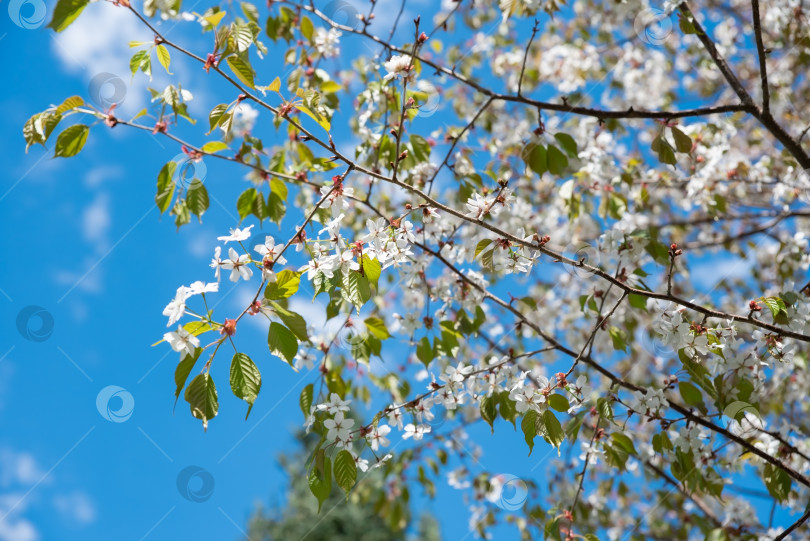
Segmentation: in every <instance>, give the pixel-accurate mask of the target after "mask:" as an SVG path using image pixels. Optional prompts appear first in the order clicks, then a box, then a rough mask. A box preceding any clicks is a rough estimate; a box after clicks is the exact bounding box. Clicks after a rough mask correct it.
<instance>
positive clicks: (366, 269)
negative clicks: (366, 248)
mask: <svg viewBox="0 0 810 541" xmlns="http://www.w3.org/2000/svg"><path fill="white" fill-rule="evenodd" d="M381 274H382V266H381V265H380V262H379V261H378V260H377V259H376V258H373V259H372V258H371V257H369V256H368V254H363V275H364V276H365V277H366V278H368V279H369V281H371V282H374V284H375V285H376V284H377V282H378V281H379V280H380V275H381Z"/></svg>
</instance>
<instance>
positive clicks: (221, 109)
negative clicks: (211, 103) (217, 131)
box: [208, 103, 228, 133]
mask: <svg viewBox="0 0 810 541" xmlns="http://www.w3.org/2000/svg"><path fill="white" fill-rule="evenodd" d="M227 111H228V105H227V104H225V103H220V104H219V105H217V106H216V107H214V108H213V109H211V112H210V113H209V114H208V124H209V126H211V129H210V131H209V132H208V133H211V132H212V131H214V128H216V127H217V126H219V125H220V124H221V123H222V122H223V120H224V118H223V117H224V116H225V113H226V112H227Z"/></svg>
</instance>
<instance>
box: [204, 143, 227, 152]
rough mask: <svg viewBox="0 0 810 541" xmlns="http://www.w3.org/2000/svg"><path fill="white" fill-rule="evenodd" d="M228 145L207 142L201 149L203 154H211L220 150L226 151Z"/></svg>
mask: <svg viewBox="0 0 810 541" xmlns="http://www.w3.org/2000/svg"><path fill="white" fill-rule="evenodd" d="M227 149H228V145H226V144H225V143H223V142H222V141H208V142H207V143H205V144H204V145H203V147H202V151H203V152H207V153H208V154H213V153H215V152H219V151H220V150H227Z"/></svg>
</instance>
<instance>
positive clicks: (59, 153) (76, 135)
mask: <svg viewBox="0 0 810 541" xmlns="http://www.w3.org/2000/svg"><path fill="white" fill-rule="evenodd" d="M88 133H90V128H89V127H88V126H86V125H84V124H74V125H73V126H70V127H68V128H65V129H64V131H62V133H60V134H59V137H57V138H56V149H55V151H54V157H56V158H69V157H71V156H75V155H76V154H78V153H79V152H80V151H81V149H82V148H83V147H84V143H85V142H86V141H87V134H88Z"/></svg>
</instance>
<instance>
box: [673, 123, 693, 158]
mask: <svg viewBox="0 0 810 541" xmlns="http://www.w3.org/2000/svg"><path fill="white" fill-rule="evenodd" d="M671 130H672V137H673V138H674V139H675V148H676V149H677V150H678V152H682V153H684V154H689V153H690V152H692V138H691V137H689V136H688V135H686V134H685V133H683V132H682V131H681V130H679V129H678V128H676V127H675V126H672V128H671Z"/></svg>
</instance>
